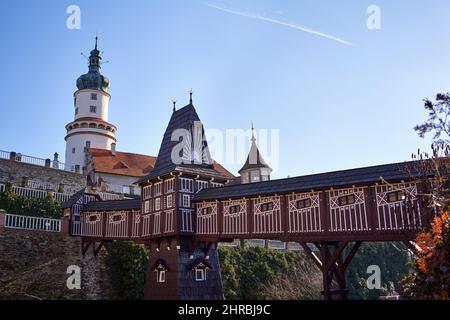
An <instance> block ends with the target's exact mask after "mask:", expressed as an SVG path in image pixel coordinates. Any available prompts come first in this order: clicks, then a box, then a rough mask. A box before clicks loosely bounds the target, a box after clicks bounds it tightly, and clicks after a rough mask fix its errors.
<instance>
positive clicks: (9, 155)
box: [0, 150, 82, 174]
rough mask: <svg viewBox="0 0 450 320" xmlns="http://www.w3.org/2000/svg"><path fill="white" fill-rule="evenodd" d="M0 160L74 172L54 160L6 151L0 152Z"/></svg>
mask: <svg viewBox="0 0 450 320" xmlns="http://www.w3.org/2000/svg"><path fill="white" fill-rule="evenodd" d="M0 158H2V159H8V160H12V161H17V162H23V163H28V164H33V165H36V166H41V167H47V168H52V169H56V170H63V171H71V172H74V171H72V170H70V168H66V165H65V164H64V163H62V162H60V161H58V160H56V161H55V160H50V159H42V158H37V157H33V156H27V155H24V154H21V153H15V152H8V151H4V150H0ZM77 173H80V174H81V173H82V172H77Z"/></svg>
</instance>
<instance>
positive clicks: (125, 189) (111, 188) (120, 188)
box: [105, 183, 141, 195]
mask: <svg viewBox="0 0 450 320" xmlns="http://www.w3.org/2000/svg"><path fill="white" fill-rule="evenodd" d="M105 187H106V192H113V193H120V194H133V195H140V194H141V189H140V188H139V186H138V185H130V186H124V185H118V184H110V183H106V185H105Z"/></svg>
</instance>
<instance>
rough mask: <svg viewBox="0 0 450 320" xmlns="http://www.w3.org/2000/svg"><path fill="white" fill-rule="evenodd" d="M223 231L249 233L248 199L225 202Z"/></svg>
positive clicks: (226, 232)
mask: <svg viewBox="0 0 450 320" xmlns="http://www.w3.org/2000/svg"><path fill="white" fill-rule="evenodd" d="M223 233H224V234H247V233H248V217H247V200H230V201H224V202H223Z"/></svg>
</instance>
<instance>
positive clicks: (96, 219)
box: [81, 212, 103, 237]
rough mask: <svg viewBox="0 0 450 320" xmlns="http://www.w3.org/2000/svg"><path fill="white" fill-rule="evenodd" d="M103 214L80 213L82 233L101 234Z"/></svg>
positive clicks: (92, 235) (88, 234)
mask: <svg viewBox="0 0 450 320" xmlns="http://www.w3.org/2000/svg"><path fill="white" fill-rule="evenodd" d="M102 222H103V214H102V213H100V212H88V213H83V214H82V219H81V223H82V227H81V229H82V232H83V235H87V236H91V237H99V236H102V225H103V223H102Z"/></svg>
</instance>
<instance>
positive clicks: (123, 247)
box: [105, 241, 149, 300]
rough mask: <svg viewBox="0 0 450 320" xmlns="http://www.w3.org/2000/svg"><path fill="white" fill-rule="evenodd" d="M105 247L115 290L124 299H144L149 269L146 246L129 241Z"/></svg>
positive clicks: (116, 242) (117, 242)
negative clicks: (146, 276)
mask: <svg viewBox="0 0 450 320" xmlns="http://www.w3.org/2000/svg"><path fill="white" fill-rule="evenodd" d="M105 247H106V250H107V252H108V255H107V257H106V264H107V265H108V267H109V272H110V278H111V280H112V284H113V286H114V288H115V289H116V290H117V291H118V292H119V294H120V295H121V296H122V297H123V298H124V299H127V300H139V299H142V298H143V297H144V284H145V274H146V271H147V267H148V266H147V263H148V254H149V252H148V249H147V248H146V247H145V246H144V245H139V244H134V243H133V242H128V241H115V242H113V243H110V244H107V245H106V246H105Z"/></svg>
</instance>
